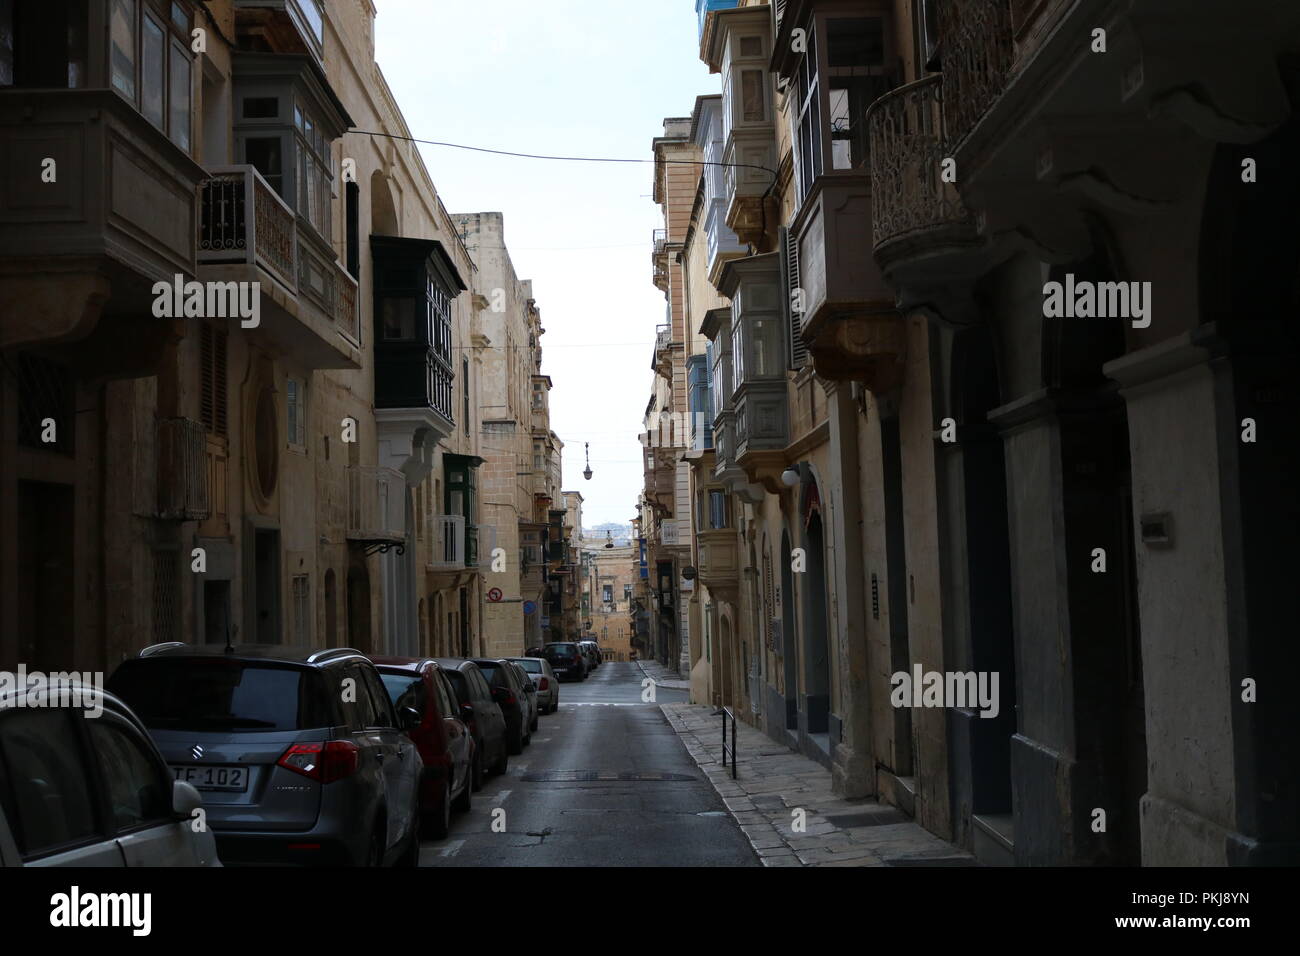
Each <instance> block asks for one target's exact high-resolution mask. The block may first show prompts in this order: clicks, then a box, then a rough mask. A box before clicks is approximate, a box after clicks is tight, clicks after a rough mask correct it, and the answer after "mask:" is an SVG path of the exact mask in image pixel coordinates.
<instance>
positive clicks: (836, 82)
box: [793, 15, 894, 201]
mask: <svg viewBox="0 0 1300 956" xmlns="http://www.w3.org/2000/svg"><path fill="white" fill-rule="evenodd" d="M807 30H808V42H807V52H806V53H804V55H803V56H802V57H801V58H800V60H799V62H798V65H797V67H796V69H795V71H794V84H793V89H794V93H795V101H794V114H793V117H794V118H793V126H794V138H795V150H794V155H795V178H796V182H797V185H798V194H799V199H800V201H802V200H803V199H804V198H805V197H806V196H807V195H808V193H809V191H811V189H812V185H813V182H814V181H815V180H816V179H817V177H818V176H820V175H821V174H822V171H823V170H824V169H841V170H862V169H865V168H867V162H868V155H867V147H868V137H867V129H866V114H867V108H868V107H869V106H870V105H871V104H872V103H874V102H875V101H876V100H877V99H879V98H880V97H881V96H883V95H884V94H885V93H887V92H888V91H889V90H890V89H891V88H892V87H893V85H894V74H893V70H892V68H891V67H890V66H889V64H890V63H891V60H892V56H893V54H892V50H891V44H890V42H889V31H888V30H887V29H886V22H885V19H884V18H883V17H880V16H843V15H840V16H830V17H825V18H823V17H820V16H818V17H817V18H815V19H814V20H813V21H811V22H810V23H809V24H808V27H807Z"/></svg>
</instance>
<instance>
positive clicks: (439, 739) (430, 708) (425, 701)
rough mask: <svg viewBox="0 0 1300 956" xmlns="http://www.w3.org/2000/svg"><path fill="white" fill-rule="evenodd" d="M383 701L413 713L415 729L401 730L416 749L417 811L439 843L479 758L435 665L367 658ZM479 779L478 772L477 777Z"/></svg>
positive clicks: (466, 799)
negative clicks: (421, 766)
mask: <svg viewBox="0 0 1300 956" xmlns="http://www.w3.org/2000/svg"><path fill="white" fill-rule="evenodd" d="M370 660H371V661H372V662H373V663H374V665H375V669H376V670H378V671H379V678H380V680H382V681H383V682H384V689H385V690H387V691H388V698H389V700H391V701H392V702H393V706H394V707H396V708H397V713H398V715H399V716H400V715H401V714H403V713H404V712H406V711H407V710H413V711H415V712H416V713H417V714H419V716H420V723H419V725H418V726H416V727H414V728H412V729H411V730H409V731H407V734H408V736H410V738H411V739H412V740H413V741H415V746H416V747H417V748H418V749H419V751H420V759H421V761H423V763H424V769H423V770H422V771H421V773H420V813H421V824H422V825H423V827H424V831H425V832H426V833H427V834H428V835H429V836H431V837H433V838H434V839H435V840H441V839H443V838H444V837H445V836H446V835H447V831H448V830H449V829H450V827H451V811H452V810H459V811H467V810H469V808H470V801H471V800H472V797H471V792H472V791H473V789H474V788H473V783H474V776H475V773H474V766H475V764H476V763H477V762H478V761H479V760H480V759H482V758H481V757H480V755H479V754H478V752H477V750H476V748H475V746H474V737H473V735H471V734H470V730H469V727H468V726H467V725H466V723H465V720H464V718H463V716H462V715H461V713H460V705H459V704H453V703H452V702H453V701H455V699H456V696H455V694H454V693H453V691H452V689H451V687H450V686H449V685H448V684H447V678H446V676H444V674H443V673H442V668H440V667H439V666H438V664H437V662H435V661H432V660H429V659H428V658H425V659H423V660H420V659H411V658H401V657H372V658H371V659H370ZM479 776H482V773H481V772H480V773H479Z"/></svg>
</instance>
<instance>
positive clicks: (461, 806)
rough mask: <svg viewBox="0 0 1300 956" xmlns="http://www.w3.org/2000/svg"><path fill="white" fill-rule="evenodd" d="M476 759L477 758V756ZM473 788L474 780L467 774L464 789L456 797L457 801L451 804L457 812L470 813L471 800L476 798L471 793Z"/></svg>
mask: <svg viewBox="0 0 1300 956" xmlns="http://www.w3.org/2000/svg"><path fill="white" fill-rule="evenodd" d="M475 759H476V760H477V758H475ZM472 773H473V771H470V774H471V775H472ZM473 789H474V787H473V785H472V782H471V780H470V779H469V776H467V777H466V779H465V787H464V789H463V790H461V792H460V796H459V797H457V798H456V802H455V803H453V804H452V805H451V808H452V809H453V810H455V811H456V812H457V813H468V812H469V807H470V801H472V800H473V799H474V798H473V796H472V795H471V792H472V791H473Z"/></svg>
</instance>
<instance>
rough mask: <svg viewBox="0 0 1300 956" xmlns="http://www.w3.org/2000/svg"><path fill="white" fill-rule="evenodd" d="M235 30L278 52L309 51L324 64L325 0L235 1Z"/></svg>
mask: <svg viewBox="0 0 1300 956" xmlns="http://www.w3.org/2000/svg"><path fill="white" fill-rule="evenodd" d="M234 3H235V24H236V33H237V35H238V36H239V37H240V38H241V39H245V38H247V39H249V40H252V41H254V42H257V43H259V45H262V46H266V47H269V48H270V49H272V50H275V51H276V52H278V53H308V54H310V55H311V56H312V57H313V58H314V59H315V61H316V63H317V64H318V65H321V66H324V63H325V12H324V6H323V0H234Z"/></svg>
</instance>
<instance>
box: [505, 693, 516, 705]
mask: <svg viewBox="0 0 1300 956" xmlns="http://www.w3.org/2000/svg"><path fill="white" fill-rule="evenodd" d="M514 702H515V695H514V694H506V703H507V704H513V703H514Z"/></svg>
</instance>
